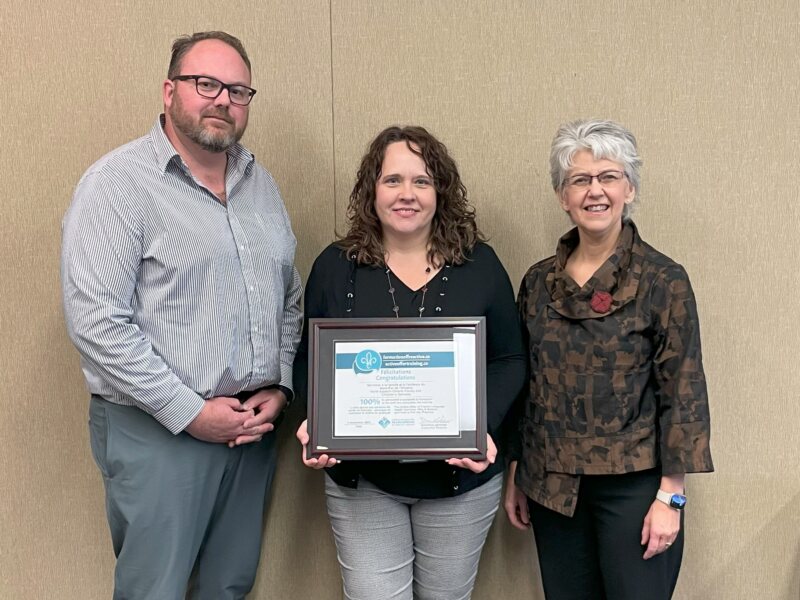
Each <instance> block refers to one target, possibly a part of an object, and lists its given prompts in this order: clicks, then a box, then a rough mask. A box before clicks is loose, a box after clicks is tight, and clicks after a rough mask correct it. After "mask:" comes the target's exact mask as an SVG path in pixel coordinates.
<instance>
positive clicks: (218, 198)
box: [61, 31, 302, 600]
mask: <svg viewBox="0 0 800 600" xmlns="http://www.w3.org/2000/svg"><path fill="white" fill-rule="evenodd" d="M250 84H251V75H250V61H249V59H248V57H247V54H246V52H245V50H244V47H243V46H242V44H241V42H240V41H239V40H238V39H236V38H235V37H233V36H231V35H228V34H226V33H223V32H218V31H211V32H203V33H196V34H194V35H192V36H187V37H181V38H179V39H177V40H176V41H175V43H174V44H173V48H172V60H171V62H170V66H169V71H168V75H167V79H166V80H165V81H164V83H163V99H164V109H165V110H164V114H163V115H161V116H160V117H159V119H158V120H157V122H156V123H155V125H154V126H153V128H152V129H151V131H150V133H149V134H148V135H146V136H144V137H142V138H140V139H138V140H135V141H133V142H131V143H129V144H126V145H124V146H122V147H121V148H118V149H117V150H115V151H113V152H111V153H110V154H108V155H106V156H105V157H104V158H102V159H101V160H100V161H98V162H97V163H95V164H94V165H93V166H92V167H91V168H90V169H89V170H88V171H87V172H86V174H84V176H83V178H82V179H81V181H80V183H79V184H78V187H77V189H76V191H75V195H74V198H73V201H72V204H71V206H70V208H69V210H68V211H67V214H66V217H65V220H64V231H63V248H62V264H61V269H62V288H63V296H64V311H65V314H66V321H67V329H68V332H69V335H70V337H71V339H72V340H73V342H74V343H75V345H76V346H77V348H78V350H79V352H80V355H81V366H82V369H83V372H84V375H85V376H86V380H87V384H88V387H89V390H90V392H91V394H92V397H91V403H90V420H89V426H90V433H91V444H92V452H93V454H94V458H95V461H96V462H97V465H98V467H99V468H100V471H101V473H102V475H103V480H104V483H105V489H106V508H107V516H108V522H109V526H110V529H111V536H112V541H113V546H114V552H115V554H116V556H117V566H116V572H115V595H114V597H115V598H126V599H137V598H148V599H152V598H159V599H172V598H174V599H178V598H185V597H190V598H199V599H214V600H220V599H224V598H243V597H244V596H245V594H247V593H248V592H249V591H250V589H251V587H252V585H253V580H254V578H255V572H256V567H257V565H258V559H259V553H260V547H261V528H262V514H263V511H264V506H265V503H266V501H267V496H268V492H269V487H270V483H271V480H272V474H273V471H274V466H275V439H274V438H275V435H274V433H273V430H274V427H275V421H276V419H277V418H278V417H279V415H280V414H281V412H282V411H283V409H284V408H285V406H286V404H287V403H288V401H289V400H290V399H291V396H292V391H291V381H292V371H291V368H292V362H293V360H294V354H295V351H296V348H297V343H298V341H299V336H300V327H301V320H302V319H301V312H300V308H299V300H300V295H301V285H300V278H299V276H298V273H297V271H296V269H295V268H294V266H293V262H294V250H295V238H294V235H293V233H292V230H291V227H290V224H289V219H288V216H287V214H286V209H285V207H284V205H283V201H282V200H281V197H280V194H279V192H278V188H277V186H276V185H275V182H274V180H273V179H272V177H271V176H270V174H269V173H268V172H267V171H266V170H265V169H264V168H263V167H262V166H261V165H259V164H258V163H256V162H255V159H254V157H253V155H252V154H251V153H250V152H249V151H247V150H246V149H245V148H244V147H243V146H241V145H240V144H239V143H238V141H239V139H240V138H241V136H242V134H243V133H244V131H245V128H246V127H247V118H248V111H249V105H250V101H251V100H252V99H253V96H254V95H255V93H256V91H255V90H254V89H253V88H252V87H250ZM190 579H191V582H190Z"/></svg>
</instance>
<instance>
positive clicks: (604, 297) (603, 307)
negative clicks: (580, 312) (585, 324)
mask: <svg viewBox="0 0 800 600" xmlns="http://www.w3.org/2000/svg"><path fill="white" fill-rule="evenodd" d="M589 306H591V307H592V310H593V311H594V312H596V313H605V312H608V311H609V309H610V308H611V294H609V293H608V292H595V293H594V294H593V295H592V299H591V301H590V302H589Z"/></svg>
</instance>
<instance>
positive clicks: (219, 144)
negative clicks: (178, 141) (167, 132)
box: [169, 94, 247, 153]
mask: <svg viewBox="0 0 800 600" xmlns="http://www.w3.org/2000/svg"><path fill="white" fill-rule="evenodd" d="M169 116H170V118H171V119H172V123H173V125H174V126H175V129H177V130H178V131H180V132H181V133H182V134H183V135H185V136H186V137H188V138H189V139H190V140H192V141H193V142H194V143H195V144H197V145H198V146H200V147H201V148H202V149H203V150H206V151H208V152H216V153H219V152H225V151H226V150H227V149H228V148H230V147H231V146H233V145H234V144H235V143H236V142H238V141H239V140H240V139H242V135H244V130H245V128H246V127H247V115H245V120H244V122H243V123H242V125H241V127H238V128H237V127H236V122H235V121H234V120H233V118H232V117H231V115H230V113H229V112H228V109H227V108H220V107H218V106H210V107H208V108H207V109H206V110H204V111H203V112H201V113H200V117H199V118H198V119H195V117H194V116H192V115H190V114H189V113H188V112H187V111H186V109H185V108H184V107H183V104H182V103H181V99H180V96H178V95H177V94H175V96H173V102H172V106H171V107H170V109H169ZM204 117H217V118H220V119H223V120H224V121H225V122H227V123H229V124H230V125H231V126H232V128H231V129H227V130H224V129H218V128H216V127H209V126H207V125H204V124H203V118H204Z"/></svg>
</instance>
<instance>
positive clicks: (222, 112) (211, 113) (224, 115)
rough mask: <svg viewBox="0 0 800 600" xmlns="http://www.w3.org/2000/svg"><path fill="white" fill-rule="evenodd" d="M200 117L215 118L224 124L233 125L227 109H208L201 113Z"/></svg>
mask: <svg viewBox="0 0 800 600" xmlns="http://www.w3.org/2000/svg"><path fill="white" fill-rule="evenodd" d="M200 116H201V117H204V118H205V117H215V118H217V119H222V120H223V121H225V122H226V123H231V124H233V119H231V115H230V113H229V112H228V110H227V109H209V110H205V111H203V113H202V114H201V115H200Z"/></svg>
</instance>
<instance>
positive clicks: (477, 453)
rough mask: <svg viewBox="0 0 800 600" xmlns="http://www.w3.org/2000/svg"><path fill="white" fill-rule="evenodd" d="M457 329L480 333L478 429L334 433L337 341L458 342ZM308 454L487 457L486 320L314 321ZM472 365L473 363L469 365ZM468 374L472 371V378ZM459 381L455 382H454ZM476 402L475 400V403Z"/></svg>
mask: <svg viewBox="0 0 800 600" xmlns="http://www.w3.org/2000/svg"><path fill="white" fill-rule="evenodd" d="M456 333H471V334H472V335H473V337H474V344H475V348H474V356H475V365H474V369H473V371H472V373H474V384H475V385H474V391H475V394H474V395H475V402H474V405H475V414H474V423H475V429H474V430H472V429H467V430H459V433H458V435H445V436H437V435H425V436H408V435H402V436H401V435H398V436H392V435H381V436H336V435H334V422H333V421H334V406H335V402H336V398H335V397H334V395H335V386H334V377H335V368H336V367H335V364H334V359H335V345H336V343H337V342H392V341H398V342H416V341H419V342H423V343H424V342H430V341H440V340H442V341H448V340H453V336H454V334H456ZM308 365H309V373H308V433H309V438H310V439H309V443H308V446H307V452H306V455H307V458H312V457H314V458H316V457H319V456H321V455H323V454H327V455H328V456H332V457H335V458H338V459H342V460H348V459H351V460H353V459H357V460H404V461H413V460H431V459H435V460H444V459H447V458H471V459H473V460H483V459H485V458H486V319H485V317H465V318H425V319H418V318H401V319H397V318H389V319H310V320H309V345H308ZM467 368H469V366H468V367H467ZM472 373H470V372H468V375H469V376H470V378H471V376H472ZM454 385H455V384H454ZM470 406H471V403H470Z"/></svg>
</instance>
